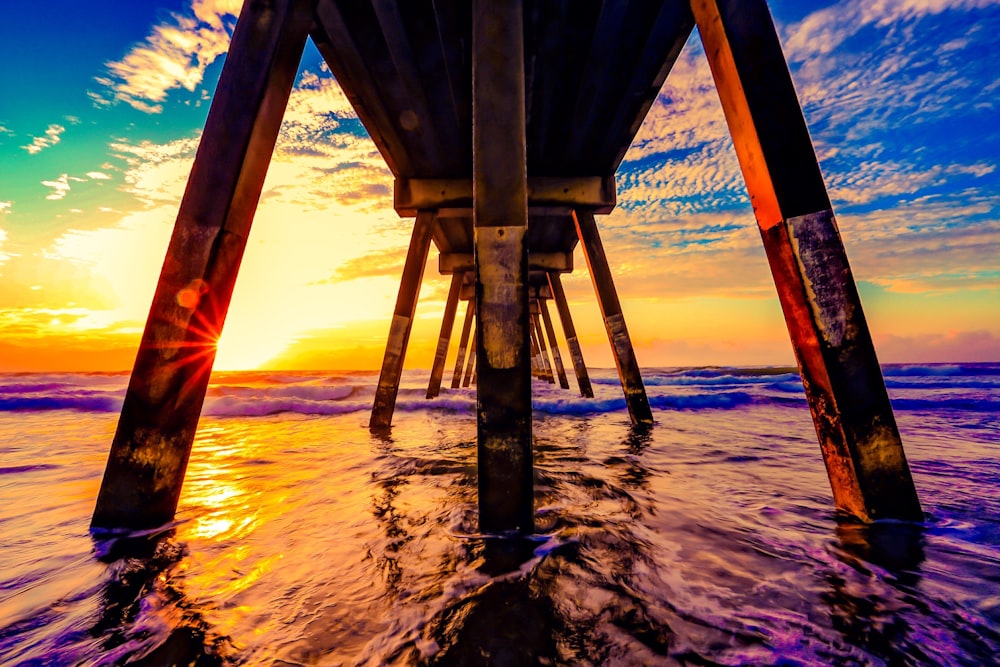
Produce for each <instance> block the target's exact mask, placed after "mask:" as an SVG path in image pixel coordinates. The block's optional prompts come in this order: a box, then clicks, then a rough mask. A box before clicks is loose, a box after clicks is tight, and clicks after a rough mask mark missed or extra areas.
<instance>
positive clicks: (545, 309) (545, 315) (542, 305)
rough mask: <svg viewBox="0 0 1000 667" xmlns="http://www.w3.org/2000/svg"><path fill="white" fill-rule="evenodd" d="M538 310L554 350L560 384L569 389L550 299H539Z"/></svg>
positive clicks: (553, 359)
mask: <svg viewBox="0 0 1000 667" xmlns="http://www.w3.org/2000/svg"><path fill="white" fill-rule="evenodd" d="M538 312H539V313H540V314H541V316H542V323H543V324H544V325H545V333H546V335H547V336H548V337H549V349H550V350H552V363H553V365H555V367H556V375H558V376H559V386H560V387H562V388H563V389H569V379H567V377H566V368H565V367H564V366H563V361H562V354H561V353H560V352H559V343H558V342H557V340H556V330H555V328H553V326H552V317H551V316H550V315H549V306H548V299H539V300H538Z"/></svg>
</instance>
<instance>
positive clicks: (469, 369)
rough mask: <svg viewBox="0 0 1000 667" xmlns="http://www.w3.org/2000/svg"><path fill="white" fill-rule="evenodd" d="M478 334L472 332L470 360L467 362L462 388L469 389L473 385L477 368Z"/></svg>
mask: <svg viewBox="0 0 1000 667" xmlns="http://www.w3.org/2000/svg"><path fill="white" fill-rule="evenodd" d="M476 348H477V345H476V332H475V331H473V332H472V342H471V343H470V344H469V359H468V361H466V362H465V376H464V377H463V378H462V386H463V387H468V386H469V385H470V384H471V383H472V371H473V370H474V369H475V368H476Z"/></svg>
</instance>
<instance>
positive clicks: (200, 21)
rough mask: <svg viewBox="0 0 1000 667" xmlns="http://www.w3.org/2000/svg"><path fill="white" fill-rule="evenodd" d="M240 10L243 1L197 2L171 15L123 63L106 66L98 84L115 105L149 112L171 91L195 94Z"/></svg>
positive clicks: (99, 98) (100, 97)
mask: <svg viewBox="0 0 1000 667" xmlns="http://www.w3.org/2000/svg"><path fill="white" fill-rule="evenodd" d="M241 6H242V0H194V2H192V4H191V8H190V10H189V11H187V12H185V13H183V14H171V15H170V18H169V20H167V21H165V22H164V23H161V24H159V25H156V26H154V27H153V28H152V32H151V33H150V35H149V36H148V37H146V39H145V41H143V42H141V43H139V44H136V45H135V46H133V47H132V48H131V50H129V52H128V53H127V54H125V56H124V57H123V58H122V59H121V60H117V61H113V62H109V63H107V76H102V77H98V78H97V79H96V81H97V83H99V84H101V85H102V86H104V87H106V88H107V89H109V91H110V94H111V98H112V99H113V100H116V101H119V102H125V103H126V104H129V105H131V106H132V107H134V108H135V109H138V110H139V111H143V112H145V113H159V112H161V111H162V110H163V105H162V102H163V101H164V100H165V99H166V97H167V93H168V92H169V91H171V90H174V89H176V88H183V89H185V90H188V91H192V92H193V91H194V90H195V88H197V86H198V85H199V84H200V83H201V81H202V79H203V78H204V75H205V70H206V69H207V68H208V66H209V65H211V64H212V63H213V62H215V60H216V58H218V57H219V56H221V55H222V54H224V53H225V52H226V50H227V49H228V48H229V40H230V37H231V30H232V26H233V25H234V24H235V18H236V16H237V15H238V13H239V10H240V7H241ZM91 98H92V99H94V101H95V102H96V103H98V104H106V103H108V101H109V100H108V99H107V97H105V96H103V95H101V94H99V93H92V94H91Z"/></svg>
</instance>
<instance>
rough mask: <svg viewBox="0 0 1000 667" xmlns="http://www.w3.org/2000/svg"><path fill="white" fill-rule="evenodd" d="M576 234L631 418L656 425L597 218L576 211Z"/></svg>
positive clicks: (641, 422)
mask: <svg viewBox="0 0 1000 667" xmlns="http://www.w3.org/2000/svg"><path fill="white" fill-rule="evenodd" d="M573 220H574V221H575V222H576V231H577V233H578V234H579V235H580V248H581V249H582V250H583V256H584V258H586V260H587V268H588V269H590V278H591V280H592V281H593V283H594V292H595V293H596V294H597V303H598V305H599V306H600V307H601V315H602V316H603V317H604V326H605V328H606V329H607V331H608V340H609V341H610V342H611V351H612V353H613V354H614V358H615V366H616V367H617V368H618V377H619V379H621V383H622V391H624V392H625V402H626V403H627V404H628V414H629V417H631V419H632V423H634V424H652V423H653V413H652V411H651V410H650V409H649V399H647V398H646V388H645V386H643V384H642V375H641V374H640V372H639V364H638V362H637V361H636V359H635V351H634V350H633V349H632V340H631V339H630V338H629V335H628V328H627V327H626V326H625V317H624V315H623V314H622V306H621V302H620V301H619V300H618V292H617V290H615V284H614V280H613V278H612V275H611V267H609V266H608V258H607V256H606V255H605V254H604V244H602V243H601V237H600V234H598V231H597V223H596V221H595V220H594V214H593V213H590V212H589V211H576V212H575V213H574V214H573Z"/></svg>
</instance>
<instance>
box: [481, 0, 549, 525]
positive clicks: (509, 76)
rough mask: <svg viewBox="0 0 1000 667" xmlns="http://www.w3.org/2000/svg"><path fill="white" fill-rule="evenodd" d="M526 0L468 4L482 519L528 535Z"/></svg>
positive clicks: (530, 496) (530, 488) (530, 500)
mask: <svg viewBox="0 0 1000 667" xmlns="http://www.w3.org/2000/svg"><path fill="white" fill-rule="evenodd" d="M525 123H526V121H525V98H524V21H523V18H522V7H521V0H473V3H472V179H473V216H474V225H475V246H476V254H475V258H476V310H477V318H476V332H477V336H476V341H477V343H476V344H477V350H476V374H477V379H478V384H477V386H476V408H477V409H476V417H477V424H478V430H477V434H478V441H479V525H480V529H481V530H483V531H485V532H495V531H504V530H513V529H517V530H524V531H531V530H532V527H533V525H534V510H533V481H532V452H531V373H530V359H531V358H530V356H529V349H528V338H529V336H528V324H529V317H528V291H527V289H528V285H527V279H528V246H527V238H526V237H527V231H528V178H527V149H526V147H525Z"/></svg>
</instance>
